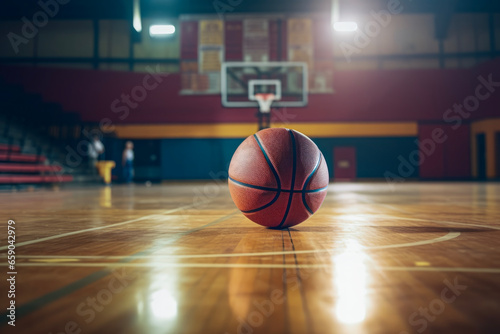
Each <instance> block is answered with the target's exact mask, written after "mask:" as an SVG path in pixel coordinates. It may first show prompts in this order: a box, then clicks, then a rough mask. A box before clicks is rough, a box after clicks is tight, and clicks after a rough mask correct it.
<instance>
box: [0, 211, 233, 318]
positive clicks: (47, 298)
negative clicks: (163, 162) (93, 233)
mask: <svg viewBox="0 0 500 334" xmlns="http://www.w3.org/2000/svg"><path fill="white" fill-rule="evenodd" d="M181 208H182V207H180V208H178V209H181ZM237 212H238V210H233V211H232V212H231V213H229V214H227V215H225V216H222V217H220V218H218V219H216V220H214V221H212V222H210V223H207V224H205V225H202V226H199V227H196V228H193V229H189V230H186V231H184V232H181V233H178V234H175V235H173V236H172V237H171V238H170V239H169V240H168V241H167V244H168V243H170V242H174V241H177V240H178V239H180V238H181V237H183V236H185V235H188V234H191V233H194V232H197V231H200V230H203V229H205V228H207V227H210V226H213V225H216V224H219V223H221V222H223V221H225V220H227V219H229V218H231V217H233V216H234V215H235V214H236V213H237ZM163 246H165V243H162V244H160V245H156V246H152V247H150V248H147V249H145V250H142V251H140V252H137V253H135V254H131V255H129V257H128V258H124V259H122V260H121V261H119V262H115V264H117V265H121V266H122V267H125V266H126V265H127V264H131V263H130V262H131V261H133V260H134V256H135V255H139V254H145V253H148V252H149V253H150V252H153V251H154V249H158V248H161V247H163ZM18 264H22V263H16V266H18ZM101 267H102V266H101ZM111 269H112V268H110V267H107V268H103V269H101V270H97V271H94V272H93V273H91V274H89V275H87V276H85V277H82V278H80V279H78V280H76V281H73V282H71V283H69V284H67V285H65V286H63V287H61V288H59V289H57V290H53V291H50V292H48V293H46V294H44V295H42V296H40V297H37V298H35V299H33V300H31V301H29V302H27V303H25V304H23V305H20V306H18V307H17V313H16V315H17V318H19V319H20V318H22V317H24V316H26V315H28V314H30V313H33V312H36V311H38V310H39V309H40V308H42V307H44V306H47V305H49V304H51V303H53V302H55V301H57V300H59V299H61V298H63V297H66V296H68V295H70V294H72V293H74V292H75V291H78V290H80V289H82V288H84V287H86V286H88V285H90V284H93V283H95V282H97V281H99V280H101V279H103V278H105V277H106V276H109V275H110V274H112V273H113V270H111ZM6 315H7V312H2V313H0V316H1V317H5V316H6ZM1 326H2V325H1V324H0V327H1Z"/></svg>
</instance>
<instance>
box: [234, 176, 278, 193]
mask: <svg viewBox="0 0 500 334" xmlns="http://www.w3.org/2000/svg"><path fill="white" fill-rule="evenodd" d="M229 180H231V181H232V182H234V183H236V184H239V185H240V186H244V187H248V188H253V189H258V190H266V191H278V189H276V188H268V187H261V186H256V185H253V184H250V183H245V182H241V181H238V180H235V179H233V178H232V177H231V176H230V177H229Z"/></svg>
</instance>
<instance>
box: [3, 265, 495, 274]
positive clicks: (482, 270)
mask: <svg viewBox="0 0 500 334" xmlns="http://www.w3.org/2000/svg"><path fill="white" fill-rule="evenodd" d="M5 265H7V264H6V263H5ZM16 266H17V267H112V268H113V267H118V268H120V267H129V268H155V269H158V268H245V269H262V268H263V269H288V268H291V269H295V268H301V269H331V268H334V264H333V263H332V264H298V265H297V264H282V263H276V264H262V263H165V262H146V263H130V262H128V263H122V262H119V263H29V262H23V263H17V264H16ZM369 268H371V269H373V270H377V271H420V272H466V273H484V274H500V268H463V267H456V268H453V267H391V266H387V267H385V266H373V267H369Z"/></svg>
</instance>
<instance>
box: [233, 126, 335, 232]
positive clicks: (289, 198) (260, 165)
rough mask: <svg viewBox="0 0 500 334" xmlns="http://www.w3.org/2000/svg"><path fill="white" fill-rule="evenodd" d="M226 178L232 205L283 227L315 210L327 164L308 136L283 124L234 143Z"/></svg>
mask: <svg viewBox="0 0 500 334" xmlns="http://www.w3.org/2000/svg"><path fill="white" fill-rule="evenodd" d="M228 182H229V191H230V192H231V197H232V198H233V201H234V203H235V204H236V206H237V207H238V209H240V210H241V212H243V214H244V215H245V216H246V217H247V218H249V219H250V220H252V221H254V222H256V223H257V224H260V225H263V226H267V227H272V228H286V227H290V226H294V225H297V224H300V223H302V222H303V221H304V220H306V219H307V218H309V217H310V216H311V215H312V214H313V213H314V212H316V211H317V210H318V209H319V207H320V206H321V203H323V200H324V199H325V196H326V192H327V188H328V167H327V165H326V161H325V158H324V157H323V154H321V151H320V150H319V149H318V147H317V146H316V144H314V142H313V141H312V140H311V139H309V138H308V137H307V136H305V135H303V134H302V133H300V132H297V131H295V130H289V129H284V128H274V129H265V130H262V131H259V132H257V133H256V134H254V135H253V136H250V137H248V138H247V139H245V141H244V142H243V143H241V145H240V146H239V147H238V149H237V150H236V152H235V153H234V155H233V158H232V160H231V164H230V166H229V181H228Z"/></svg>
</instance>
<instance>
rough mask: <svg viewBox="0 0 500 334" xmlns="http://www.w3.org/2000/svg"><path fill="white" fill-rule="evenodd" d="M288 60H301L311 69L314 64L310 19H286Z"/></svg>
mask: <svg viewBox="0 0 500 334" xmlns="http://www.w3.org/2000/svg"><path fill="white" fill-rule="evenodd" d="M287 35H288V40H287V41H288V60H289V61H301V62H305V63H307V64H308V65H309V68H310V69H312V68H313V65H314V43H313V33H312V20H311V19H305V18H292V19H288V34H287Z"/></svg>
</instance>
